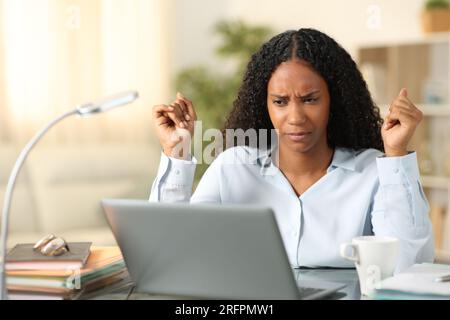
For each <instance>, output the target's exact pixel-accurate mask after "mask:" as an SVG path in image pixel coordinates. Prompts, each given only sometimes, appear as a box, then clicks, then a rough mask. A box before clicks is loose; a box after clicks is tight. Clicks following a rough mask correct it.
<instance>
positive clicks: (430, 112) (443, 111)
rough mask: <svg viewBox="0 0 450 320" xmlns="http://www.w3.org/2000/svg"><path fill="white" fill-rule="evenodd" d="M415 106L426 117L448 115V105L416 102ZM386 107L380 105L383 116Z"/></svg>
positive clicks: (449, 113) (449, 112)
mask: <svg viewBox="0 0 450 320" xmlns="http://www.w3.org/2000/svg"><path fill="white" fill-rule="evenodd" d="M416 106H417V108H419V109H420V110H421V111H422V113H423V115H424V116H427V117H450V105H432V104H416ZM388 109H389V106H388V105H380V112H381V115H382V116H383V118H384V117H385V116H386V114H387V111H388Z"/></svg>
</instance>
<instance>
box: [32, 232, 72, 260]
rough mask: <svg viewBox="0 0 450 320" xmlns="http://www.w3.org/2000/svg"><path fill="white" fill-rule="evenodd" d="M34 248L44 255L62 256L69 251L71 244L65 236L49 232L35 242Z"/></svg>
mask: <svg viewBox="0 0 450 320" xmlns="http://www.w3.org/2000/svg"><path fill="white" fill-rule="evenodd" d="M33 250H35V251H39V252H40V253H42V254H43V255H44V256H60V255H63V254H64V253H67V252H69V251H70V250H69V246H68V245H67V243H66V241H65V240H64V239H63V238H60V237H56V236H54V235H53V234H49V235H47V236H45V237H44V238H42V239H41V240H39V241H38V242H36V243H35V245H34V247H33Z"/></svg>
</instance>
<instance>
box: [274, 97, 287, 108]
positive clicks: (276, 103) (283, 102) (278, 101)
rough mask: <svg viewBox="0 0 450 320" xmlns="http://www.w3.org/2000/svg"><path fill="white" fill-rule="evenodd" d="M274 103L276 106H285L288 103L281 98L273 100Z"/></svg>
mask: <svg viewBox="0 0 450 320" xmlns="http://www.w3.org/2000/svg"><path fill="white" fill-rule="evenodd" d="M273 104H274V105H276V106H283V105H285V104H286V101H284V100H281V99H276V100H273Z"/></svg>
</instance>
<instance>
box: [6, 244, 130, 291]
mask: <svg viewBox="0 0 450 320" xmlns="http://www.w3.org/2000/svg"><path fill="white" fill-rule="evenodd" d="M127 274H128V273H127V270H126V266H125V262H124V260H123V257H122V254H121V252H120V249H119V248H118V247H92V249H91V254H90V255H89V258H88V260H87V261H86V264H85V266H84V268H82V269H78V270H69V269H65V270H7V271H6V275H7V278H6V283H7V288H8V292H12V293H13V294H14V297H15V298H17V299H22V298H23V299H27V298H30V299H31V298H33V297H35V298H36V299H46V298H47V297H48V298H49V299H72V298H73V297H75V294H76V293H77V292H78V293H79V292H80V291H83V292H93V291H96V290H99V289H103V288H104V287H109V286H111V285H112V284H114V283H117V282H119V281H121V280H123V279H124V277H125V275H127Z"/></svg>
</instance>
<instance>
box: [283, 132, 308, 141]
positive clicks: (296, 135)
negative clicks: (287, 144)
mask: <svg viewBox="0 0 450 320" xmlns="http://www.w3.org/2000/svg"><path fill="white" fill-rule="evenodd" d="M286 135H287V136H288V138H289V139H290V140H292V141H294V142H302V141H304V140H306V139H308V138H309V136H310V135H311V132H306V131H304V132H292V133H287V134H286Z"/></svg>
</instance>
